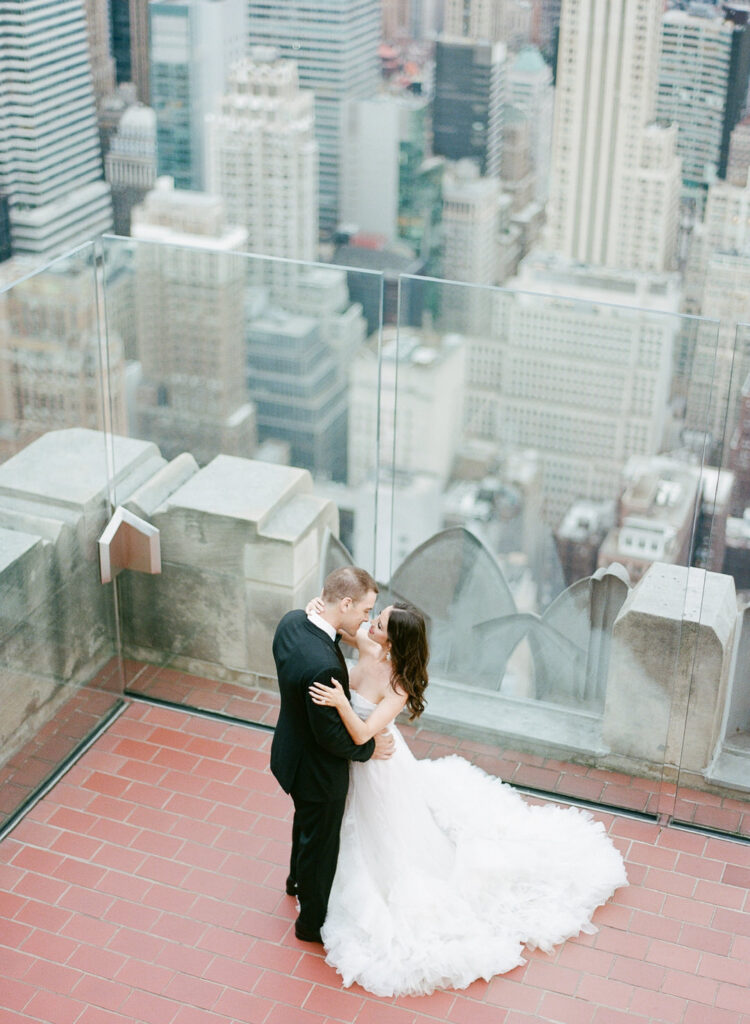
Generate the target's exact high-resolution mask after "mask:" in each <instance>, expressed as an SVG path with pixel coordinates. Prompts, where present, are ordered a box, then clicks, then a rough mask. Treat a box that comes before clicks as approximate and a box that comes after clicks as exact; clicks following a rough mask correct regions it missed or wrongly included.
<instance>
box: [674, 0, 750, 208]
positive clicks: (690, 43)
mask: <svg viewBox="0 0 750 1024" xmlns="http://www.w3.org/2000/svg"><path fill="white" fill-rule="evenodd" d="M749 48H750V30H749V29H748V26H747V25H743V24H736V23H735V22H734V21H732V20H730V18H729V17H726V16H725V11H724V9H723V8H722V7H708V6H706V5H705V4H704V5H697V4H696V5H693V6H692V7H690V8H689V9H688V10H687V11H682V10H670V11H667V12H666V13H665V14H664V18H663V25H662V44H661V58H660V62H659V94H658V102H657V114H658V116H659V117H660V118H662V119H663V120H665V121H673V122H674V123H675V124H677V125H678V133H677V151H678V153H679V154H680V156H681V158H682V182H683V189H684V192H683V194H684V195H685V198H686V199H691V200H692V201H693V202H695V203H696V204H697V206H698V209H699V211H700V210H702V208H703V204H704V201H705V192H706V189H707V187H708V185H709V184H710V183H711V182H712V181H713V180H714V179H715V178H716V177H717V176H718V177H720V178H724V177H725V176H726V170H727V160H728V154H729V141H730V134H731V131H732V129H733V128H734V126H735V124H736V122H737V120H738V119H739V117H740V115H741V113H742V109H743V106H744V102H745V96H746V93H747V84H748V74H750V50H749ZM739 98H741V102H739V101H738V100H739Z"/></svg>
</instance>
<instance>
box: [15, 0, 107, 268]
mask: <svg viewBox="0 0 750 1024" xmlns="http://www.w3.org/2000/svg"><path fill="white" fill-rule="evenodd" d="M0 25H2V31H0V192H5V193H6V194H7V195H8V197H9V203H10V221H11V239H12V245H13V251H14V253H29V254H34V255H38V256H43V257H49V256H53V255H56V254H59V253H62V252H65V251H67V250H69V249H72V248H74V247H75V246H76V245H79V244H80V243H82V242H85V241H88V240H89V239H90V238H93V237H94V236H95V235H98V234H99V233H100V232H102V231H107V230H109V229H110V228H111V226H112V209H111V204H110V196H109V186H108V185H107V184H106V182H104V181H103V180H102V160H101V151H100V149H99V135H98V132H97V127H96V109H95V105H94V93H93V90H92V86H91V63H90V60H89V55H88V38H87V31H86V18H85V14H84V8H83V2H82V0H0Z"/></svg>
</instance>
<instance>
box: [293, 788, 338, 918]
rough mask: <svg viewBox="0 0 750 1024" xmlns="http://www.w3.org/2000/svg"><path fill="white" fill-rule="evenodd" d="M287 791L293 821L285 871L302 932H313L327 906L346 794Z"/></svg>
mask: <svg viewBox="0 0 750 1024" xmlns="http://www.w3.org/2000/svg"><path fill="white" fill-rule="evenodd" d="M291 795H292V800H293V801H294V821H293V823H292V859H291V863H290V868H289V875H290V877H291V878H292V879H294V880H295V881H296V882H297V895H298V897H299V905H300V913H299V917H298V918H297V923H298V925H299V927H300V928H302V929H304V930H305V931H306V932H315V931H318V929H320V928H321V927H322V925H323V922H324V921H325V917H326V910H327V909H328V897H329V895H330V893H331V886H332V885H333V876H334V875H335V874H336V861H337V860H338V856H339V834H340V832H341V821H342V819H343V817H344V807H345V806H346V797H342V798H341V799H340V800H320V801H313V800H299V799H298V798H297V797H295V795H294V793H292V794H291Z"/></svg>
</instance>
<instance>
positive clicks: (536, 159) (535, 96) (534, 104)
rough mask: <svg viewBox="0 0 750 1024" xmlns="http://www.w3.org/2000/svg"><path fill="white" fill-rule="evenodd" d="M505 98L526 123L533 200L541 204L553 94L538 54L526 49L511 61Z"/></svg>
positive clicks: (546, 178)
mask: <svg viewBox="0 0 750 1024" xmlns="http://www.w3.org/2000/svg"><path fill="white" fill-rule="evenodd" d="M507 98H508V102H509V103H512V104H513V105H514V106H515V107H517V108H518V109H519V110H520V111H522V112H523V114H524V115H525V117H526V118H527V119H528V122H529V131H530V135H531V139H530V141H531V154H532V160H533V165H534V176H535V182H534V196H535V199H536V200H537V201H538V202H540V203H545V202H546V201H547V196H548V194H549V163H550V159H549V142H550V138H551V137H552V112H553V108H554V103H555V90H554V89H553V88H552V71H551V70H550V67H549V65H548V64H547V63H546V61H545V60H544V58H543V57H542V55H541V53H540V52H539V50H537V49H535V48H534V47H533V46H527V47H525V48H524V49H523V50H521V52H520V53H518V54H517V55H516V56H515V57H514V58H513V59H512V61H511V63H510V66H509V68H508V77H507Z"/></svg>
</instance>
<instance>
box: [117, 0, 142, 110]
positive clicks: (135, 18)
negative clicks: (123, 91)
mask: <svg viewBox="0 0 750 1024" xmlns="http://www.w3.org/2000/svg"><path fill="white" fill-rule="evenodd" d="M148 5H149V0H109V20H110V32H111V38H112V57H113V58H114V61H115V74H116V76H117V82H118V84H119V83H122V82H133V84H134V85H135V88H136V93H137V95H138V99H139V100H140V101H141V103H148V102H149V82H148V68H149V58H148Z"/></svg>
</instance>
